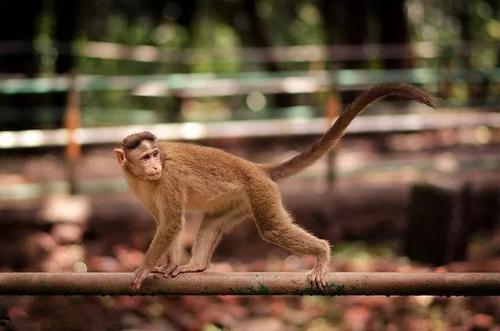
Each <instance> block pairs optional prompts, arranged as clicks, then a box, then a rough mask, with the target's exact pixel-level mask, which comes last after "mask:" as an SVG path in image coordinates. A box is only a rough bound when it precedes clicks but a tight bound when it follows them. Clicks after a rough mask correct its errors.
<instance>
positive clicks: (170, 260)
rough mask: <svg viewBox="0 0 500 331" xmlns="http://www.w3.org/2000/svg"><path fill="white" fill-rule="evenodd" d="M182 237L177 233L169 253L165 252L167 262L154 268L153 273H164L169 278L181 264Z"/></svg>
mask: <svg viewBox="0 0 500 331" xmlns="http://www.w3.org/2000/svg"><path fill="white" fill-rule="evenodd" d="M180 237H181V236H180V235H177V236H176V237H175V238H174V239H173V241H172V243H171V244H170V247H169V249H168V251H167V253H166V254H165V257H164V262H165V263H164V264H162V265H160V266H158V267H155V268H154V269H153V270H152V272H153V273H158V274H162V275H163V277H165V278H168V277H169V276H170V274H171V273H172V272H174V271H175V270H176V269H177V267H178V266H179V261H180V256H181V248H182V247H181V241H180Z"/></svg>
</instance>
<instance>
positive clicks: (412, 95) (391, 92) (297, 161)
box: [265, 83, 436, 180]
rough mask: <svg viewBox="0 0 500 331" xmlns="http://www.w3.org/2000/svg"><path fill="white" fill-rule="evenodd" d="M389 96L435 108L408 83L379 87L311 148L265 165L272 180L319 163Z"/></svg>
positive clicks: (358, 100)
mask: <svg viewBox="0 0 500 331" xmlns="http://www.w3.org/2000/svg"><path fill="white" fill-rule="evenodd" d="M388 96H400V97H404V98H408V99H412V100H415V101H418V102H420V103H423V104H426V105H428V106H429V107H432V108H434V109H436V99H435V98H434V97H433V96H432V95H430V94H429V93H427V92H425V91H423V90H421V89H419V88H417V87H415V86H413V85H408V84H405V83H383V84H378V85H375V86H373V87H372V88H370V89H369V90H367V91H365V92H363V93H362V94H361V95H359V96H358V97H357V98H356V99H355V100H354V101H353V102H352V103H351V104H350V105H349V107H348V108H347V109H346V110H345V111H344V112H343V113H342V115H340V117H339V118H338V119H337V120H336V121H335V123H334V124H333V126H332V127H331V128H330V129H329V130H328V131H327V132H326V133H325V134H324V135H323V136H322V137H321V138H320V139H318V140H317V141H316V142H315V143H314V144H313V145H312V146H311V147H309V149H307V150H305V151H304V152H302V153H300V154H299V155H297V156H295V157H293V158H291V159H289V160H287V161H285V162H283V163H280V164H277V165H267V166H265V168H266V170H267V171H268V173H269V175H270V176H271V178H272V179H274V180H276V179H280V178H285V177H288V176H291V175H294V174H296V173H298V172H300V171H301V170H303V169H305V168H307V167H308V166H310V165H312V164H313V163H314V162H316V161H317V160H318V159H319V158H320V157H321V156H323V155H324V154H325V153H327V152H328V151H329V150H331V149H332V148H333V147H334V146H335V144H336V143H337V142H338V141H339V140H340V138H341V137H342V136H343V135H344V133H345V131H346V128H347V126H348V125H349V123H351V121H352V120H353V119H354V118H355V117H356V116H357V115H358V114H359V113H360V112H362V111H363V110H364V109H365V108H366V107H368V106H369V105H370V104H371V103H372V102H374V101H376V100H378V99H381V98H385V97H388Z"/></svg>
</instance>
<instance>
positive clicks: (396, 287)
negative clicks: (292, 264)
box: [0, 272, 500, 296]
mask: <svg viewBox="0 0 500 331" xmlns="http://www.w3.org/2000/svg"><path fill="white" fill-rule="evenodd" d="M131 279H132V273H94V272H90V273H0V295H330V296H336V295H386V296H388V295H434V296H469V295H470V296H479V295H489V296H497V295H500V273H397V272H385V273H384V272H356V273H352V272H332V273H329V274H328V275H327V286H326V287H325V288H324V289H323V290H320V289H317V288H314V287H312V286H311V285H310V284H309V283H308V281H307V279H306V273H302V272H279V273H275V272H259V273H257V272H231V273H210V272H207V273H190V274H182V275H179V276H178V277H176V278H174V279H172V278H168V279H166V278H163V277H162V276H159V275H153V276H150V277H148V278H147V279H146V280H145V281H144V283H143V286H142V288H141V289H140V291H134V290H133V289H132V288H131V286H130V283H131Z"/></svg>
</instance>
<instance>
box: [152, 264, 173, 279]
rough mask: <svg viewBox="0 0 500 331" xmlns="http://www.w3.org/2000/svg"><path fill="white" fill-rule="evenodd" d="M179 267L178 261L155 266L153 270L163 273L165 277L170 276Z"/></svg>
mask: <svg viewBox="0 0 500 331" xmlns="http://www.w3.org/2000/svg"><path fill="white" fill-rule="evenodd" d="M175 269H177V264H176V263H167V264H164V265H162V266H159V267H155V268H154V269H153V270H152V271H151V272H153V273H156V274H163V277H165V278H168V277H169V276H170V274H171V273H172V272H173V271H175Z"/></svg>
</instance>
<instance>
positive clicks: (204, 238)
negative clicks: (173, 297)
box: [172, 203, 251, 277]
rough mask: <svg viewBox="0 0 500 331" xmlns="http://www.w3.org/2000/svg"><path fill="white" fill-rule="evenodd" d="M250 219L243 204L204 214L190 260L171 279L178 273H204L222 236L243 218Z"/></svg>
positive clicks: (247, 210)
mask: <svg viewBox="0 0 500 331" xmlns="http://www.w3.org/2000/svg"><path fill="white" fill-rule="evenodd" d="M250 217H251V214H250V211H249V209H248V207H247V206H246V205H245V204H243V203H241V204H237V203H235V204H232V205H231V206H229V207H226V208H224V209H221V210H218V211H215V212H212V213H206V214H205V215H204V218H203V221H202V222H201V224H200V229H199V230H198V234H197V236H196V239H195V241H194V244H193V250H192V255H191V260H190V261H189V263H188V264H186V265H183V266H180V267H178V268H177V269H175V270H174V271H173V272H172V277H175V276H177V275H178V274H180V273H186V272H202V271H205V270H206V269H207V268H208V266H209V265H210V261H211V259H212V255H213V253H214V251H215V248H216V247H217V245H218V244H219V242H220V241H221V239H222V235H223V234H224V233H225V232H228V231H229V230H230V229H231V228H232V227H234V226H235V225H236V224H238V223H239V222H241V221H242V220H244V219H245V218H250Z"/></svg>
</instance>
